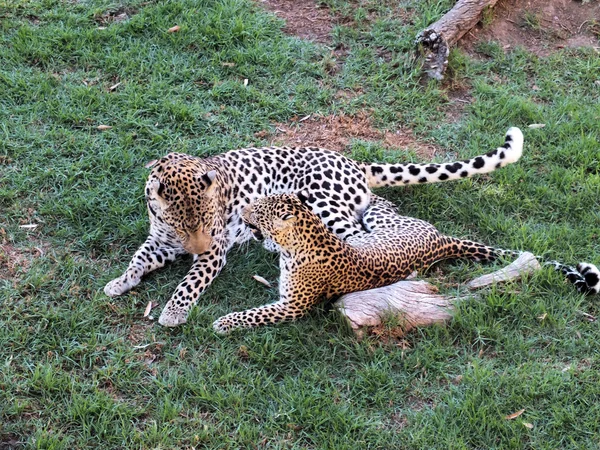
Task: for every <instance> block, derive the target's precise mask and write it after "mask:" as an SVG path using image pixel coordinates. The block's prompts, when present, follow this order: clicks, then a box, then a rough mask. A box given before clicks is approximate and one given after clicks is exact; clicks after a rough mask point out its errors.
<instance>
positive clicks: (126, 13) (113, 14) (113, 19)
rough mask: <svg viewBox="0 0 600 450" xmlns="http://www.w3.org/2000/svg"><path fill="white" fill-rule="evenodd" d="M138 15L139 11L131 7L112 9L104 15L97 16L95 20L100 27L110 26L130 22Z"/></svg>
mask: <svg viewBox="0 0 600 450" xmlns="http://www.w3.org/2000/svg"><path fill="white" fill-rule="evenodd" d="M136 13H137V10H135V9H133V8H129V7H121V8H117V9H110V10H108V11H106V12H104V13H102V14H96V15H95V16H94V20H95V21H96V23H97V24H98V25H103V26H106V25H110V24H111V23H119V22H125V21H126V20H129V19H130V18H131V16H133V15H134V14H136Z"/></svg>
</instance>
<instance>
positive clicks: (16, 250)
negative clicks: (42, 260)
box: [0, 228, 50, 283]
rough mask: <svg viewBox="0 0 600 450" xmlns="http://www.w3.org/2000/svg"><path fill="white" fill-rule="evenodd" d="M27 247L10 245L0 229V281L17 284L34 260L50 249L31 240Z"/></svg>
mask: <svg viewBox="0 0 600 450" xmlns="http://www.w3.org/2000/svg"><path fill="white" fill-rule="evenodd" d="M30 244H31V245H30V246H29V247H21V246H15V245H13V243H11V242H10V241H9V240H8V238H7V236H6V231H5V230H4V229H3V228H0V280H11V279H12V280H13V282H15V283H16V282H17V281H18V280H19V279H20V278H21V277H22V276H23V275H25V274H26V273H27V272H28V271H29V268H30V267H31V263H32V262H33V260H34V259H35V258H39V257H40V256H42V255H44V254H45V253H46V252H47V250H48V249H49V248H50V246H49V245H48V244H45V243H43V242H41V241H40V240H39V239H37V238H32V239H31V241H30Z"/></svg>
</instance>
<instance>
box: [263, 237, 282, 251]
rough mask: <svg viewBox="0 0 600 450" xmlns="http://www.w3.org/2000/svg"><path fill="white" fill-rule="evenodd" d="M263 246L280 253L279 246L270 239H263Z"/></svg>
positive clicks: (267, 249)
mask: <svg viewBox="0 0 600 450" xmlns="http://www.w3.org/2000/svg"><path fill="white" fill-rule="evenodd" d="M262 245H263V248H264V249H265V250H266V251H268V252H271V253H281V247H279V245H278V244H276V243H275V242H274V241H273V240H271V239H265V240H264V241H263V242H262Z"/></svg>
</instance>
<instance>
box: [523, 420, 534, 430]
mask: <svg viewBox="0 0 600 450" xmlns="http://www.w3.org/2000/svg"><path fill="white" fill-rule="evenodd" d="M523 426H524V427H525V428H529V429H530V430H533V424H532V423H529V422H523Z"/></svg>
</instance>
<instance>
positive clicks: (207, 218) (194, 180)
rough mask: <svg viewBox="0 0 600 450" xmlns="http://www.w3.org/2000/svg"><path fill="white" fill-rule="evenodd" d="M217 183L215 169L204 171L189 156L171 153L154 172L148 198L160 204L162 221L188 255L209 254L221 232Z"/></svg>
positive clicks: (147, 187) (148, 184)
mask: <svg viewBox="0 0 600 450" xmlns="http://www.w3.org/2000/svg"><path fill="white" fill-rule="evenodd" d="M173 155H175V156H176V157H173ZM177 156H179V157H177ZM218 184H219V180H218V174H217V172H216V171H215V170H208V171H207V170H205V169H203V168H202V167H201V165H200V164H199V163H198V160H197V159H194V158H192V157H189V156H187V155H178V154H173V153H171V154H169V155H168V156H166V157H165V158H163V159H162V160H161V161H159V162H158V163H157V165H156V166H155V167H154V168H153V170H152V173H151V175H150V178H149V181H148V183H147V185H146V196H147V198H148V199H149V200H150V201H152V200H154V204H155V205H156V204H158V207H159V208H160V211H161V217H162V219H163V220H164V221H165V223H166V224H167V225H169V226H170V227H171V228H173V229H174V230H175V232H176V233H177V236H178V237H179V239H180V240H181V243H182V245H183V247H184V248H185V250H186V251H188V252H189V253H192V254H195V255H199V254H201V253H204V252H206V251H208V250H209V248H210V246H211V244H212V239H213V237H214V236H215V235H216V233H218V232H219V231H220V230H218V229H216V228H215V222H218V221H217V220H216V219H217V218H218V211H219V209H218V198H217V193H218V191H219V189H218Z"/></svg>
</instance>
